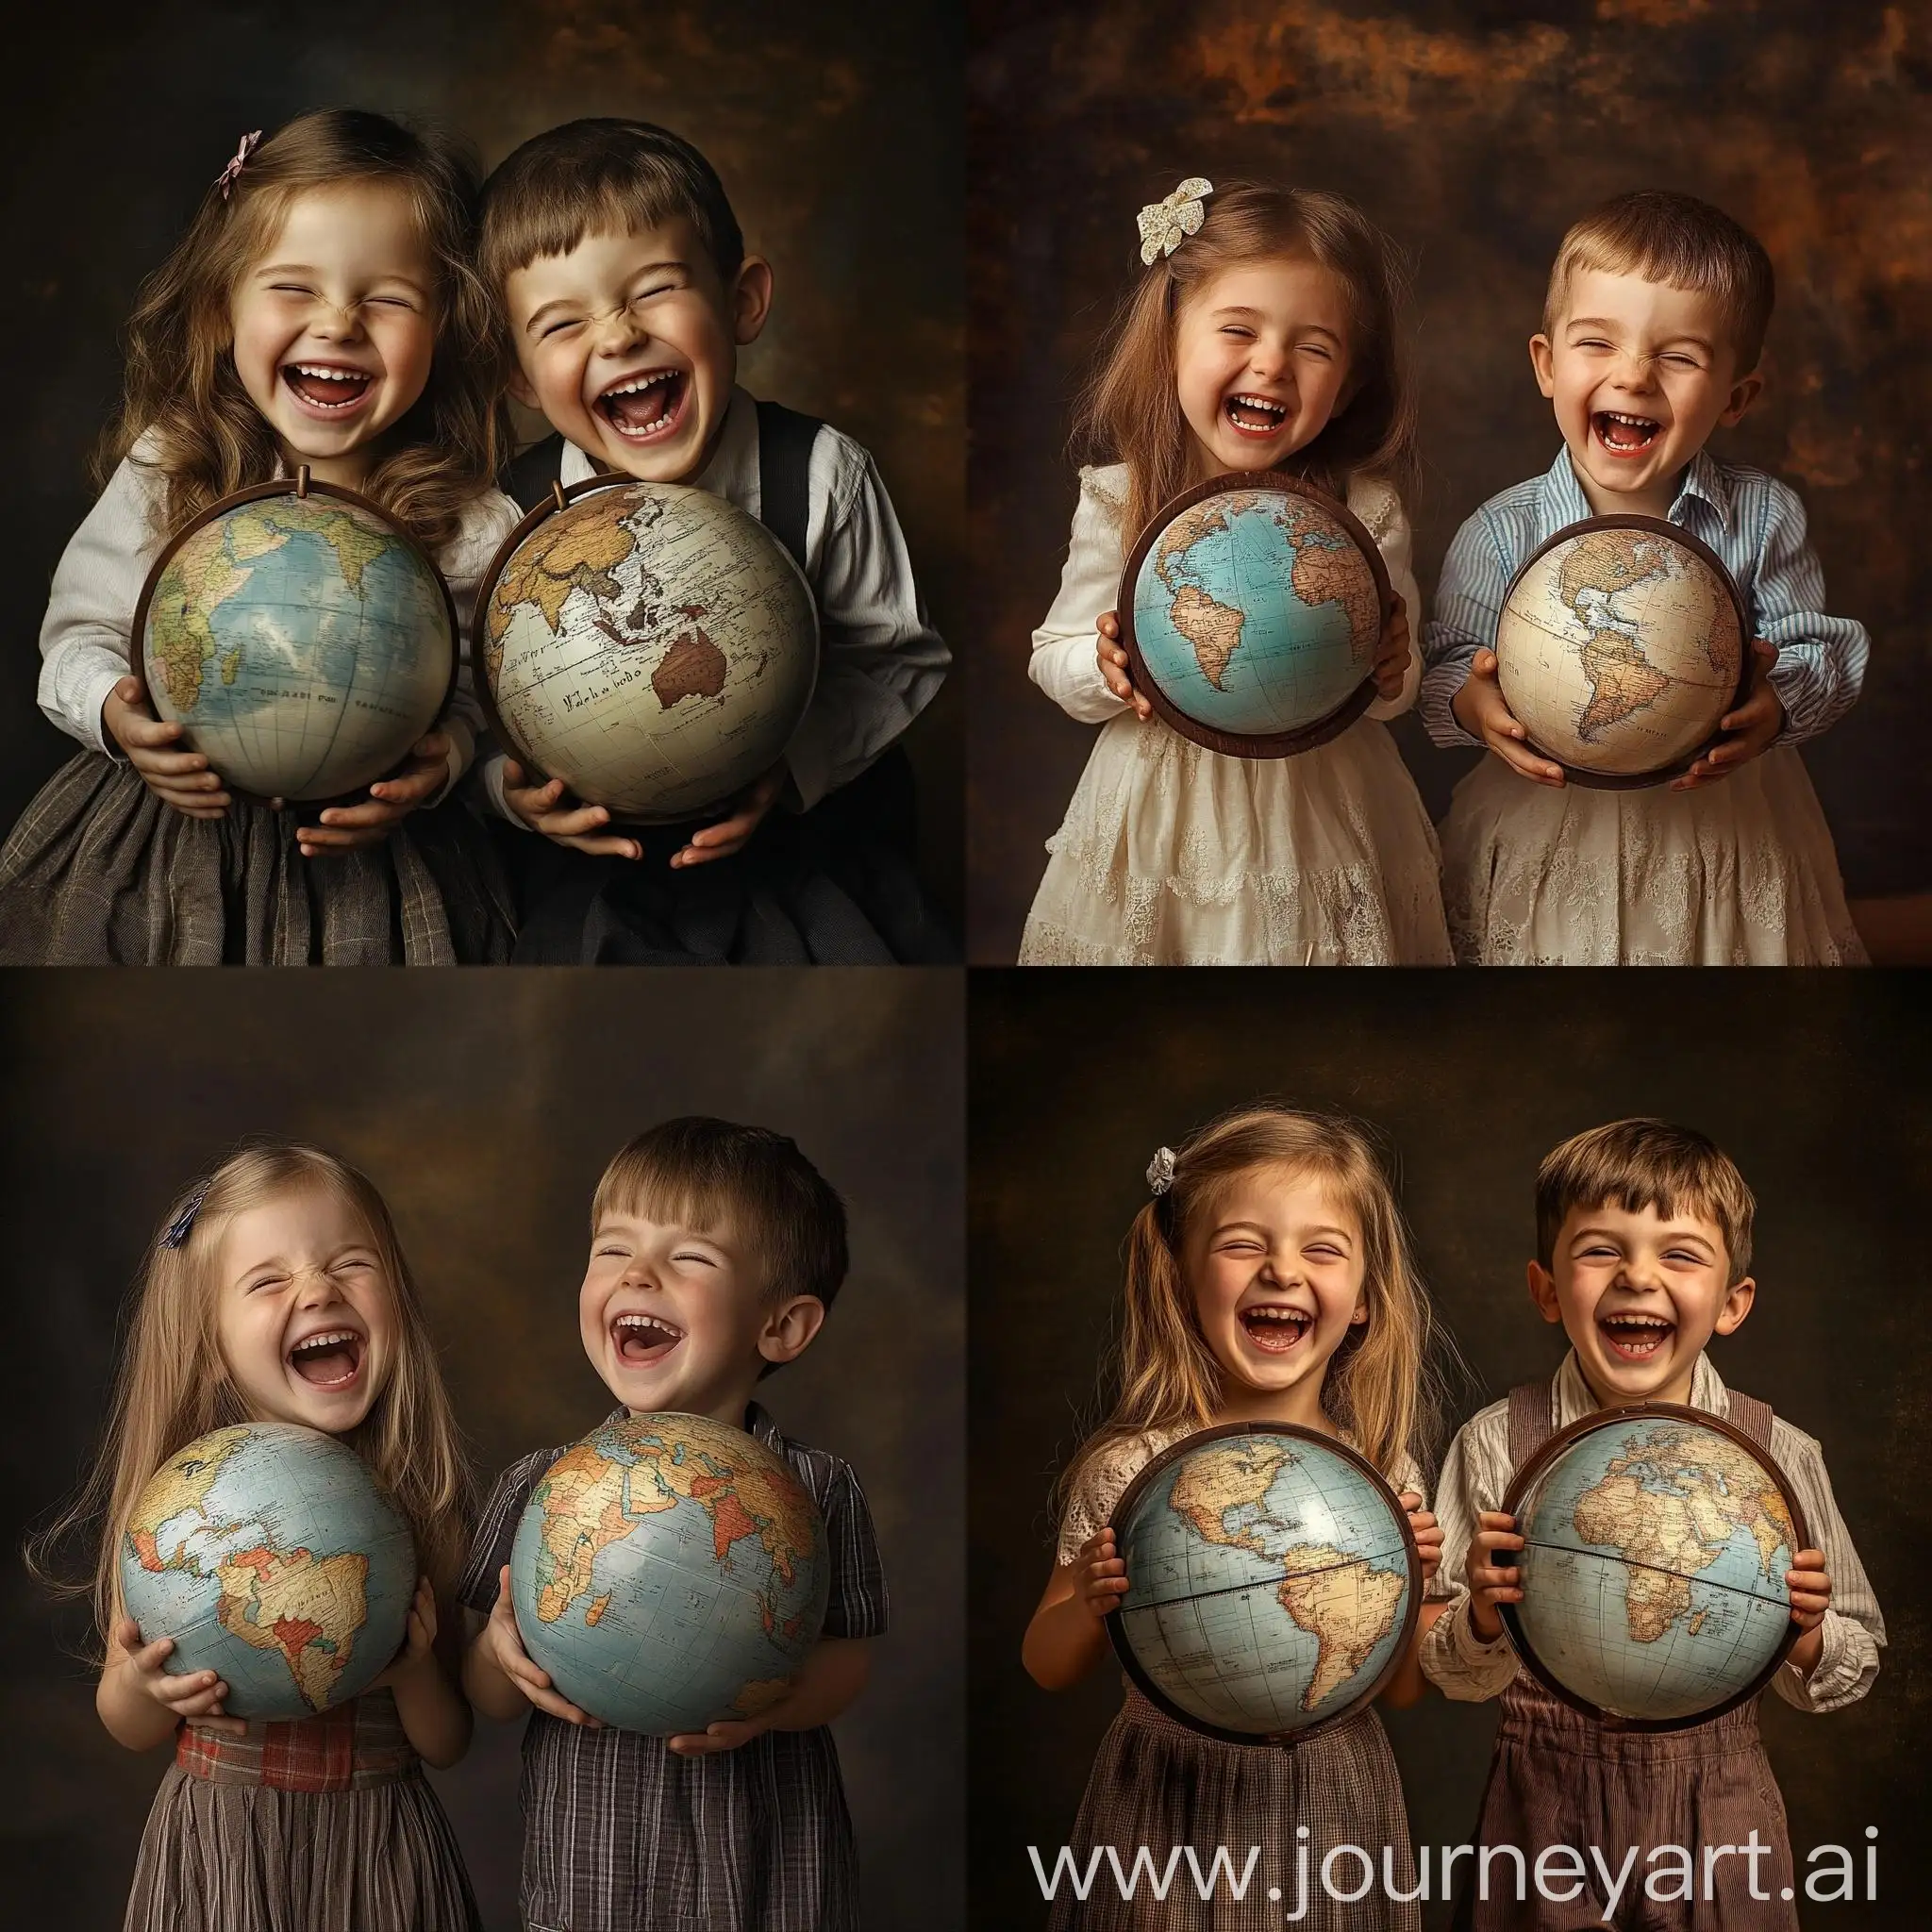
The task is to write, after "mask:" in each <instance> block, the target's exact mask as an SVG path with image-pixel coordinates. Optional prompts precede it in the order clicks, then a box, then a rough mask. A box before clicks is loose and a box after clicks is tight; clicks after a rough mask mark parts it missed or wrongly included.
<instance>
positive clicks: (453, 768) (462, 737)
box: [428, 718, 476, 806]
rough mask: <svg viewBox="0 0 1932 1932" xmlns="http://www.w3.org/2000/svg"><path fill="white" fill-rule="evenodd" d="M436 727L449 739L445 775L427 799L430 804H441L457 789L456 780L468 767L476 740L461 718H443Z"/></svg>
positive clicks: (472, 756) (473, 753) (474, 751)
mask: <svg viewBox="0 0 1932 1932" xmlns="http://www.w3.org/2000/svg"><path fill="white" fill-rule="evenodd" d="M437 728H438V729H439V730H440V731H441V732H442V733H443V735H444V736H445V737H446V738H447V739H448V740H449V754H448V757H447V758H445V759H444V761H443V762H444V765H445V767H446V769H447V775H446V776H445V777H444V779H443V781H442V783H441V785H440V786H438V787H437V789H436V791H434V792H433V793H432V794H431V796H430V798H429V800H428V803H429V804H430V805H432V806H434V805H441V803H442V801H443V800H444V799H445V798H447V797H448V796H449V795H450V793H451V792H452V791H455V790H456V789H457V783H458V780H459V779H460V778H461V777H462V775H463V774H464V773H465V772H467V771H468V770H469V769H470V760H471V759H472V758H475V756H476V740H475V736H474V735H473V734H472V732H471V730H470V727H469V724H467V723H466V722H465V721H464V720H463V719H461V718H445V719H444V720H443V721H442V723H441V724H440V725H439V726H438V727H437Z"/></svg>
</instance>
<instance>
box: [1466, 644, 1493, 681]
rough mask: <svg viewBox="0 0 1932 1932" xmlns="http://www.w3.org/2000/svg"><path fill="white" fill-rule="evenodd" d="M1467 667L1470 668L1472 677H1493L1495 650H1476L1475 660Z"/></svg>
mask: <svg viewBox="0 0 1932 1932" xmlns="http://www.w3.org/2000/svg"><path fill="white" fill-rule="evenodd" d="M1469 669H1470V675H1472V676H1474V677H1493V676H1495V675H1496V654H1495V652H1493V651H1487V650H1486V651H1478V652H1477V653H1476V654H1475V661H1474V663H1473V664H1471V665H1470V667H1469Z"/></svg>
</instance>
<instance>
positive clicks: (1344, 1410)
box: [1058, 1105, 1446, 1506]
mask: <svg viewBox="0 0 1932 1932" xmlns="http://www.w3.org/2000/svg"><path fill="white" fill-rule="evenodd" d="M1263 1168H1274V1169H1282V1170H1287V1171H1289V1172H1291V1173H1293V1174H1306V1175H1310V1176H1313V1177H1316V1178H1319V1179H1321V1180H1323V1181H1324V1182H1326V1183H1327V1185H1328V1186H1329V1187H1330V1188H1332V1189H1333V1190H1334V1191H1335V1195H1336V1198H1337V1201H1338V1202H1339V1203H1340V1204H1341V1206H1343V1207H1345V1208H1347V1209H1348V1210H1349V1211H1350V1212H1351V1213H1352V1214H1353V1215H1354V1216H1355V1219H1356V1222H1357V1225H1358V1226H1359V1227H1360V1229H1361V1236H1362V1262H1363V1268H1362V1291H1363V1293H1364V1295H1365V1296H1366V1297H1367V1301H1368V1311H1369V1318H1368V1320H1367V1321H1366V1322H1363V1323H1358V1324H1356V1325H1355V1326H1353V1327H1351V1328H1350V1329H1349V1331H1348V1334H1347V1336H1346V1337H1345V1338H1344V1339H1343V1341H1342V1342H1341V1346H1340V1347H1338V1348H1337V1350H1336V1351H1335V1353H1334V1355H1333V1356H1331V1357H1329V1360H1328V1365H1327V1374H1326V1377H1325V1379H1324V1383H1323V1388H1322V1407H1323V1409H1324V1412H1325V1413H1326V1414H1327V1416H1328V1419H1329V1420H1330V1421H1331V1422H1333V1423H1335V1424H1337V1425H1338V1426H1340V1427H1341V1428H1344V1429H1346V1430H1347V1431H1348V1433H1349V1435H1350V1437H1351V1438H1352V1439H1353V1441H1354V1442H1355V1445H1356V1447H1357V1449H1358V1450H1359V1451H1360V1452H1361V1454H1362V1455H1363V1456H1365V1457H1367V1458H1368V1459H1369V1460H1370V1461H1371V1462H1373V1463H1374V1465H1375V1467H1376V1468H1377V1469H1378V1470H1380V1471H1381V1472H1382V1474H1383V1475H1384V1476H1386V1477H1388V1478H1389V1479H1390V1480H1391V1482H1393V1481H1395V1480H1396V1477H1397V1474H1398V1472H1399V1471H1400V1470H1401V1469H1402V1467H1403V1465H1404V1463H1405V1462H1406V1461H1407V1460H1411V1459H1412V1460H1413V1461H1415V1462H1416V1463H1417V1464H1418V1465H1420V1464H1421V1462H1422V1461H1423V1459H1424V1454H1425V1452H1426V1451H1427V1450H1429V1449H1430V1448H1432V1447H1433V1445H1434V1441H1435V1436H1436V1432H1437V1428H1438V1425H1439V1423H1440V1418H1441V1391H1442V1383H1441V1374H1440V1371H1439V1369H1438V1367H1437V1357H1438V1353H1439V1347H1446V1343H1440V1342H1439V1337H1438V1332H1437V1330H1436V1327H1435V1321H1434V1316H1433V1314H1432V1312H1431V1309H1430V1307H1429V1298H1428V1293H1427V1291H1425V1290H1424V1287H1423V1282H1422V1276H1421V1274H1420V1273H1419V1271H1418V1270H1417V1267H1416V1263H1415V1257H1414V1255H1413V1254H1412V1253H1411V1251H1410V1247H1409V1240H1408V1230H1407V1226H1406V1225H1405V1224H1404V1222H1403V1219H1402V1213H1401V1210H1400V1208H1397V1206H1396V1203H1395V1191H1394V1188H1393V1185H1392V1184H1391V1180H1390V1176H1389V1170H1388V1168H1387V1166H1386V1165H1385V1163H1384V1160H1383V1158H1382V1156H1381V1153H1380V1151H1379V1149H1378V1147H1377V1145H1376V1142H1375V1140H1374V1137H1373V1136H1372V1134H1371V1132H1370V1130H1369V1129H1368V1128H1367V1127H1365V1126H1363V1125H1362V1124H1360V1123H1359V1122H1357V1121H1352V1120H1347V1119H1344V1118H1342V1117H1341V1116H1340V1115H1334V1114H1320V1113H1303V1112H1300V1111H1298V1110H1297V1109H1295V1108H1288V1107H1276V1106H1268V1105H1264V1106H1255V1107H1246V1108H1238V1109H1237V1110H1236V1111H1234V1112H1232V1113H1225V1114H1223V1115H1221V1116H1220V1117H1219V1118H1218V1119H1216V1120H1212V1121H1210V1122H1208V1124H1207V1125H1206V1126H1204V1127H1202V1128H1201V1129H1199V1131H1197V1132H1196V1133H1194V1134H1192V1135H1191V1136H1190V1137H1189V1138H1188V1139H1187V1141H1184V1142H1183V1143H1182V1144H1181V1146H1180V1147H1179V1148H1178V1149H1177V1150H1176V1153H1175V1157H1174V1185H1173V1186H1172V1187H1171V1188H1170V1189H1169V1190H1168V1191H1167V1192H1166V1193H1165V1194H1161V1195H1157V1196H1156V1197H1155V1198H1154V1199H1153V1200H1151V1201H1149V1202H1148V1203H1147V1205H1146V1206H1145V1207H1144V1208H1141V1211H1140V1212H1139V1213H1138V1214H1137V1215H1135V1217H1134V1224H1133V1226H1132V1228H1131V1229H1130V1230H1129V1232H1128V1235H1127V1267H1126V1293H1125V1296H1124V1302H1123V1305H1122V1310H1121V1316H1120V1320H1119V1323H1118V1325H1117V1329H1116V1333H1115V1338H1114V1341H1113V1346H1112V1349H1111V1352H1110V1356H1109V1359H1108V1363H1107V1364H1106V1366H1105V1368H1104V1369H1103V1372H1102V1388H1103V1391H1104V1393H1103V1402H1104V1403H1105V1404H1106V1406H1107V1410H1108V1412H1107V1419H1106V1421H1105V1422H1103V1423H1102V1424H1101V1425H1100V1427H1099V1428H1098V1429H1097V1430H1096V1431H1094V1433H1093V1434H1091V1436H1090V1437H1089V1438H1088V1440H1087V1441H1085V1442H1084V1443H1083V1444H1082V1445H1081V1447H1080V1450H1079V1452H1078V1454H1077V1455H1076V1456H1075V1457H1074V1460H1073V1462H1072V1463H1071V1464H1070V1465H1069V1467H1068V1468H1067V1470H1066V1473H1065V1474H1063V1475H1062V1477H1061V1479H1060V1484H1059V1489H1058V1500H1059V1502H1060V1503H1061V1504H1062V1506H1063V1505H1064V1503H1065V1502H1066V1500H1067V1499H1069V1498H1071V1497H1072V1496H1073V1495H1074V1494H1075V1493H1076V1492H1077V1491H1078V1489H1079V1485H1080V1479H1081V1476H1082V1474H1083V1473H1084V1472H1085V1470H1086V1469H1087V1467H1088V1466H1089V1464H1091V1462H1092V1460H1093V1458H1094V1457H1097V1456H1100V1455H1102V1454H1103V1453H1105V1452H1106V1451H1107V1450H1108V1449H1110V1448H1111V1447H1113V1446H1114V1445H1115V1444H1116V1443H1119V1442H1122V1441H1127V1440H1129V1439H1131V1438H1133V1437H1136V1436H1142V1435H1145V1434H1147V1433H1148V1432H1149V1431H1150V1430H1155V1429H1179V1430H1184V1431H1191V1430H1194V1429H1205V1428H1207V1427H1208V1426H1210V1425H1211V1424H1212V1423H1213V1421H1214V1418H1215V1415H1216V1413H1217V1412H1218V1410H1219V1408H1220V1406H1221V1401H1222V1393H1223V1379H1224V1378H1223V1373H1222V1368H1221V1364H1220V1363H1219V1362H1218V1361H1216V1360H1215V1358H1214V1353H1213V1351H1212V1350H1211V1349H1210V1348H1209V1347H1208V1341H1207V1338H1206V1337H1205V1336H1204V1335H1203V1334H1202V1333H1201V1324H1200V1320H1199V1317H1198V1316H1197V1315H1196V1313H1195V1308H1194V1293H1193V1290H1192V1287H1191V1284H1190V1283H1189V1281H1188V1278H1187V1273H1186V1269H1185V1265H1184V1263H1183V1260H1182V1257H1183V1255H1184V1254H1185V1252H1186V1250H1187V1244H1188V1237H1189V1235H1190V1233H1191V1231H1192V1230H1193V1229H1194V1228H1195V1227H1197V1226H1198V1225H1199V1224H1200V1222H1201V1219H1202V1217H1203V1216H1205V1215H1207V1214H1210V1213H1212V1212H1213V1210H1214V1208H1216V1206H1217V1205H1218V1204H1219V1203H1220V1201H1221V1200H1222V1199H1223V1198H1224V1196H1225V1194H1226V1192H1227V1190H1228V1187H1229V1184H1230V1183H1231V1182H1233V1181H1234V1180H1235V1179H1236V1178H1237V1177H1238V1176H1239V1175H1241V1174H1252V1173H1254V1172H1255V1171H1256V1170H1257V1169H1263Z"/></svg>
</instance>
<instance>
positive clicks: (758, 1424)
mask: <svg viewBox="0 0 1932 1932" xmlns="http://www.w3.org/2000/svg"><path fill="white" fill-rule="evenodd" d="M629 1414H630V1410H629V1409H627V1408H626V1407H625V1406H624V1405H623V1403H621V1402H620V1403H619V1404H618V1405H617V1407H615V1408H613V1409H612V1410H611V1411H610V1413H609V1414H608V1415H607V1416H606V1417H605V1418H604V1423H603V1426H604V1427H606V1428H608V1427H609V1425H610V1424H612V1423H621V1422H623V1421H624V1420H625V1418H626V1417H627V1416H628V1415H629ZM742 1426H743V1429H744V1432H745V1434H746V1435H747V1436H753V1437H756V1438H757V1439H758V1441H760V1442H762V1443H763V1444H764V1445H765V1447H766V1448H767V1449H769V1450H771V1452H772V1453H773V1454H774V1456H783V1455H784V1453H785V1438H784V1436H783V1435H782V1434H780V1433H779V1429H778V1424H776V1423H774V1421H773V1420H772V1415H771V1411H770V1410H769V1409H767V1408H766V1407H764V1406H763V1404H761V1403H757V1402H747V1403H746V1404H745V1406H744V1422H743V1424H742Z"/></svg>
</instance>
